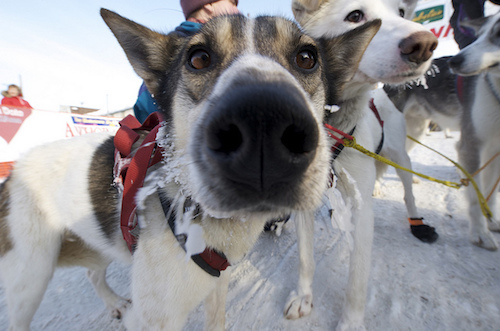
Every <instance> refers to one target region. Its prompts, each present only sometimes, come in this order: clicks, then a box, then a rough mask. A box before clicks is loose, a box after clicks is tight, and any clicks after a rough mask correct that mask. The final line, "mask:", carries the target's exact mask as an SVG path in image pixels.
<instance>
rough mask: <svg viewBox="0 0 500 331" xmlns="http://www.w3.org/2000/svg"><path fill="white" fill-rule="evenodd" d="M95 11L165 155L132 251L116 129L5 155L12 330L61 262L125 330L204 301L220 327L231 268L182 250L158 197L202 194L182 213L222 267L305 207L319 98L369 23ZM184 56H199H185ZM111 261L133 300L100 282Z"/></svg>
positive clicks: (141, 211)
mask: <svg viewBox="0 0 500 331" xmlns="http://www.w3.org/2000/svg"><path fill="white" fill-rule="evenodd" d="M101 15H102V16H103V18H104V20H105V21H106V23H107V24H108V26H109V27H110V28H111V30H112V31H113V33H114V34H115V36H116V37H117V39H118V41H119V43H120V44H121V46H122V47H123V48H124V50H125V53H126V54H127V57H128V59H129V61H130V62H131V64H132V66H133V67H134V69H135V71H136V72H137V73H138V74H139V76H141V77H142V79H144V81H145V82H146V84H147V87H148V89H149V90H150V91H151V92H152V93H153V94H154V97H155V99H156V101H157V102H158V105H159V106H160V108H161V109H162V113H163V116H164V118H165V119H166V123H165V124H164V126H163V127H162V129H161V130H160V133H159V134H158V138H157V140H158V143H159V144H160V145H162V146H164V147H165V160H164V162H163V163H161V164H158V165H156V166H154V167H153V168H151V169H150V170H149V172H148V175H147V177H146V181H145V185H144V189H142V190H140V191H139V193H138V195H137V200H138V207H139V208H138V211H137V217H138V219H139V225H140V235H139V240H138V245H137V249H136V251H135V253H134V255H133V256H131V254H130V252H129V251H128V249H127V246H126V244H125V242H124V241H123V238H122V234H121V232H120V226H119V224H120V222H119V210H120V204H121V200H120V199H121V194H120V192H119V191H118V190H117V187H116V186H114V185H113V180H114V176H113V164H114V160H113V155H114V145H113V141H112V136H110V135H108V134H104V133H102V134H92V135H86V136H81V137H78V138H74V139H70V140H64V141H59V142H55V143H51V144H47V145H44V146H41V147H37V148H35V149H33V150H32V151H30V152H29V153H27V154H26V155H24V156H23V157H22V158H20V159H19V160H18V161H17V163H16V166H15V168H14V170H13V171H12V174H11V175H10V177H9V178H8V179H7V181H6V182H5V183H4V184H3V185H2V187H1V189H0V198H1V199H0V277H1V280H2V281H3V285H4V287H5V295H6V298H7V304H8V310H9V321H10V330H28V329H29V326H30V323H31V320H32V318H33V315H34V314H35V312H36V310H37V308H38V306H39V304H40V301H41V300H42V297H43V295H44V292H45V289H46V287H47V284H48V282H49V281H50V279H51V277H52V275H53V272H54V269H55V267H56V266H59V265H80V266H85V267H87V268H88V276H89V279H90V281H91V282H92V284H93V285H94V287H95V289H96V291H97V293H98V295H99V296H100V297H101V298H102V299H103V301H104V302H105V304H106V306H107V308H108V309H109V310H111V311H112V312H113V313H114V315H115V316H121V317H123V318H124V320H125V325H126V327H127V328H128V329H131V330H166V329H167V330H181V329H182V327H183V325H184V323H185V320H186V318H187V316H188V314H189V312H190V311H191V310H192V309H193V308H195V307H196V306H197V305H198V304H199V303H200V302H202V301H203V300H205V303H206V315H207V320H206V324H205V328H206V329H208V330H221V329H224V324H225V323H224V312H225V309H224V306H225V292H226V291H227V282H228V278H229V271H223V272H222V275H221V277H220V278H217V277H214V276H211V275H209V274H208V273H206V272H205V271H203V270H202V269H201V268H199V267H198V266H197V265H196V264H195V263H194V262H193V261H191V260H190V259H187V258H186V253H185V251H184V250H183V248H182V247H181V246H180V245H179V243H178V241H177V240H176V238H175V236H174V234H173V233H172V231H171V230H170V228H169V226H168V224H167V221H166V219H165V214H164V212H163V210H162V206H161V203H160V200H159V196H158V192H160V191H161V192H163V194H165V195H166V196H167V198H168V199H169V200H170V203H171V204H172V208H173V210H174V211H175V210H177V211H178V213H177V218H178V220H181V219H183V218H185V217H184V216H183V212H182V205H183V203H184V201H185V199H186V198H187V197H188V196H189V197H190V198H192V199H193V200H194V201H195V202H196V203H198V204H199V206H200V210H201V211H202V212H201V214H198V215H195V216H194V219H192V220H191V222H192V223H193V224H194V225H197V226H199V227H201V229H202V238H203V240H204V242H205V244H206V246H208V247H210V248H213V249H215V250H218V251H220V252H222V253H224V254H225V256H226V257H227V259H228V261H229V262H230V263H231V264H233V265H234V264H236V263H238V262H239V261H240V260H241V259H242V258H243V257H244V256H245V254H246V253H247V252H248V251H249V249H250V248H251V247H252V245H253V244H254V243H255V241H256V239H257V237H258V236H259V234H260V233H261V231H262V229H263V227H264V224H265V222H266V220H269V219H271V218H273V217H279V216H281V215H283V214H288V213H292V212H295V213H297V214H298V215H302V214H307V215H308V214H309V213H312V211H313V210H315V208H317V207H318V206H319V205H320V203H321V200H322V194H323V192H324V190H325V189H326V185H327V178H328V173H329V168H330V144H329V141H328V140H327V136H326V132H325V131H324V128H323V118H324V105H325V103H326V102H327V100H329V101H331V100H333V101H335V100H337V99H338V97H339V95H340V94H341V89H342V87H343V86H344V84H345V83H346V81H348V80H350V79H351V77H352V76H353V75H354V73H355V72H356V69H357V65H358V63H359V61H360V59H361V56H362V54H363V52H364V50H365V48H366V47H367V45H368V43H369V41H370V40H371V38H372V37H373V36H374V35H375V33H376V32H377V30H378V28H379V26H380V21H375V22H372V23H369V24H366V25H364V26H363V27H360V28H359V29H357V30H355V31H351V32H348V33H347V34H346V35H343V36H341V37H336V38H324V39H322V40H320V41H316V40H314V39H312V38H310V37H308V36H307V35H305V34H304V33H303V32H302V31H301V30H300V29H299V28H298V27H297V25H295V24H294V23H293V22H291V21H289V20H286V19H283V18H275V17H259V18H256V19H254V20H250V19H247V18H245V17H243V16H224V17H220V18H216V19H213V20H211V21H210V22H208V23H207V24H205V25H204V26H203V28H202V30H201V31H200V32H198V33H196V34H195V35H194V36H192V37H186V36H181V35H179V34H177V33H175V32H174V33H171V34H168V35H163V34H159V33H156V32H153V31H151V30H149V29H147V28H145V27H143V26H141V25H138V24H136V23H134V22H132V21H129V20H127V19H125V18H123V17H121V16H119V15H117V14H115V13H113V12H110V11H107V10H104V9H103V10H102V11H101ZM193 58H197V59H198V60H201V62H200V61H194V62H195V63H194V66H192V65H191V60H192V59H193ZM207 58H208V59H209V60H208V61H206V60H207ZM308 58H312V59H313V61H312V64H313V66H312V67H310V68H309V67H308V65H310V64H311V61H308ZM303 60H304V63H303V62H302V61H303ZM200 64H201V67H200ZM179 206H180V208H179ZM307 222H308V224H311V223H312V222H313V219H308V220H307ZM188 240H189V237H188ZM116 259H118V260H121V261H125V262H132V289H131V293H132V301H131V303H130V302H129V301H128V300H126V299H124V298H121V297H119V296H118V295H116V294H115V293H114V292H113V291H112V290H111V289H110V288H109V287H108V285H107V283H106V279H105V274H106V268H107V266H108V264H109V263H110V262H111V261H112V260H116Z"/></svg>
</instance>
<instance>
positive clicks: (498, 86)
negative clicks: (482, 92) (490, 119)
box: [484, 73, 500, 105]
mask: <svg viewBox="0 0 500 331" xmlns="http://www.w3.org/2000/svg"><path fill="white" fill-rule="evenodd" d="M484 79H485V80H486V84H487V85H488V87H489V89H490V90H491V94H493V96H494V97H495V99H496V101H497V102H498V104H499V105H500V77H498V76H494V75H491V74H489V73H486V74H484Z"/></svg>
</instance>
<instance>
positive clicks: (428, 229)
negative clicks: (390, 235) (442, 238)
mask: <svg viewBox="0 0 500 331" xmlns="http://www.w3.org/2000/svg"><path fill="white" fill-rule="evenodd" d="M393 161H394V162H396V163H398V164H400V165H402V166H403V167H405V168H407V169H411V160H410V157H409V156H408V154H407V153H406V151H405V150H404V149H401V150H400V151H399V153H394V154H393ZM396 173H397V174H398V176H399V178H400V179H401V182H402V183H403V188H404V192H405V195H404V200H405V205H406V210H407V212H408V218H409V219H418V218H419V214H418V211H417V206H416V204H415V196H414V195H413V182H412V179H413V175H412V174H411V173H409V172H407V171H404V170H401V169H396ZM410 230H411V233H412V234H413V235H414V236H415V237H416V238H417V239H419V240H420V241H423V242H426V243H433V242H435V241H436V240H437V239H438V237H439V235H438V234H437V232H436V231H435V229H434V227H432V226H429V225H427V224H420V225H413V224H410Z"/></svg>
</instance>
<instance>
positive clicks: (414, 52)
mask: <svg viewBox="0 0 500 331" xmlns="http://www.w3.org/2000/svg"><path fill="white" fill-rule="evenodd" d="M437 43H438V42H437V38H436V37H435V36H434V35H433V34H432V33H430V32H427V31H420V32H416V33H413V34H412V35H410V36H409V37H407V38H405V39H403V40H402V41H401V43H400V44H399V49H400V51H401V55H402V56H404V57H405V58H406V59H407V60H408V61H409V62H414V63H416V64H420V63H422V62H425V61H427V60H428V59H430V58H431V56H432V53H433V52H434V50H435V49H436V47H437Z"/></svg>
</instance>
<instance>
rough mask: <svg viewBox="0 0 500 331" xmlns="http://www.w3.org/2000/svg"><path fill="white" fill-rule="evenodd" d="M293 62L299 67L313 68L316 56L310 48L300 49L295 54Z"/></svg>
mask: <svg viewBox="0 0 500 331" xmlns="http://www.w3.org/2000/svg"><path fill="white" fill-rule="evenodd" d="M295 64H297V66H298V67H299V68H301V69H306V70H310V69H313V68H314V67H315V66H316V56H315V54H314V53H313V52H312V51H311V50H302V51H300V52H298V53H297V55H296V56H295Z"/></svg>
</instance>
